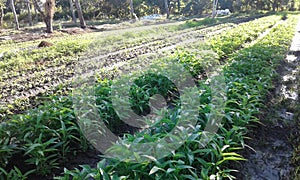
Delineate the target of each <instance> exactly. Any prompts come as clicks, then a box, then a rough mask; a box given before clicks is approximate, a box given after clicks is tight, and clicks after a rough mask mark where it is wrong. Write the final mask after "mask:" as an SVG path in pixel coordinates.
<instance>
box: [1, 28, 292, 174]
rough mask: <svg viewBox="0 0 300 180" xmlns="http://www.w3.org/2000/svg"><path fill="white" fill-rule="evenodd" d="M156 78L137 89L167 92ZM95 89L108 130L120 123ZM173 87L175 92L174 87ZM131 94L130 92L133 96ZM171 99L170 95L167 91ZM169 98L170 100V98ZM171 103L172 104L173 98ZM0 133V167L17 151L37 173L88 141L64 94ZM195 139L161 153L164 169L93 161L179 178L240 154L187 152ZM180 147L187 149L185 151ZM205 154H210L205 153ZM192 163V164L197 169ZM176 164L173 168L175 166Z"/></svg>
mask: <svg viewBox="0 0 300 180" xmlns="http://www.w3.org/2000/svg"><path fill="white" fill-rule="evenodd" d="M291 27H292V26H291V25H290V26H289V28H287V27H285V26H279V27H278V28H277V29H276V30H274V32H272V34H271V35H274V34H276V33H281V32H282V30H286V31H288V32H291ZM248 28H249V27H248ZM290 34H291V33H290ZM271 35H270V36H271ZM269 38H270V37H269ZM285 38H286V39H285ZM285 38H284V39H282V42H281V44H287V42H289V40H288V37H287V36H285ZM269 41H270V39H268V41H266V42H265V43H267V42H269ZM274 42H278V41H274ZM232 43H233V44H235V42H233V41H232ZM229 45H230V44H229ZM224 50H225V49H224ZM235 50H236V49H232V52H233V51H235ZM250 50H251V48H249V49H247V50H241V51H242V52H244V51H247V53H245V54H247V57H248V58H249V55H248V54H249V51H250ZM271 50H272V53H273V51H276V53H278V52H282V51H283V50H284V49H278V47H277V49H275V48H273V47H272V49H271ZM279 50H280V51H279ZM182 53H183V52H180V53H179V54H178V57H179V62H182V63H183V64H184V65H185V66H186V67H187V69H198V66H199V64H193V63H192V62H196V60H197V57H193V56H191V57H190V56H189V52H187V53H186V55H184V56H182ZM276 53H275V54H276ZM241 54H242V53H241ZM273 57H274V56H273ZM264 58H267V56H264ZM181 60H184V61H181ZM192 66H194V67H192ZM189 67H190V68H189ZM267 67H269V66H267ZM233 69H234V67H233ZM239 73H242V72H239ZM269 75H270V74H268V76H269ZM194 76H196V73H195V74H194ZM230 76H231V75H230ZM143 79H146V80H143ZM148 79H149V80H150V81H151V82H153V83H158V84H159V83H160V84H161V83H162V82H163V84H164V85H165V86H166V87H165V88H168V87H170V86H171V88H172V85H170V83H167V82H166V79H164V78H163V79H161V77H155V76H150V77H148ZM149 80H147V78H142V79H141V80H140V81H138V82H137V84H140V85H144V84H145V83H147V82H148V81H149ZM158 84H157V85H156V86H155V87H157V89H156V90H151V89H150V90H149V89H148V90H147V89H141V90H145V91H146V92H150V93H157V92H159V93H161V94H162V95H165V96H171V95H170V94H168V93H166V92H168V89H165V88H162V89H161V88H159V86H158ZM168 84H169V85H168ZM203 86H204V84H203ZM144 87H147V86H144ZM148 87H149V86H148ZM139 88H141V87H139V86H137V87H136V88H133V91H132V93H133V94H132V95H133V97H136V98H137V97H139V93H138V92H139V91H136V90H138V89H139ZM205 88H207V87H204V89H205ZM97 89H98V90H97V92H98V94H97V95H98V97H97V98H98V103H100V105H101V103H104V104H106V105H104V106H99V107H102V108H103V109H101V110H100V112H103V113H102V114H101V115H102V116H103V117H106V118H107V122H108V126H109V127H110V128H111V129H112V130H116V127H117V126H118V125H120V124H121V123H122V122H121V121H118V117H117V115H116V114H115V112H114V109H113V108H112V106H111V103H110V100H109V96H108V95H109V92H110V87H109V82H108V83H105V82H102V83H101V85H99V86H98V88H97ZM141 92H143V91H141ZM171 92H173V91H171ZM203 92H204V93H201V95H200V99H201V103H204V105H205V106H203V108H201V110H200V115H202V116H201V117H199V122H200V124H201V123H205V119H206V118H207V117H205V114H207V113H208V112H209V109H210V105H209V99H210V98H209V91H207V92H206V91H203ZM173 93H175V94H176V90H175V92H173ZM171 94H172V93H171ZM150 95H151V94H150ZM143 96H144V98H145V99H146V100H147V99H149V97H148V96H149V94H145V95H143ZM136 98H133V100H134V99H136ZM171 99H172V97H171ZM173 99H174V98H173ZM136 100H138V99H136ZM174 101H176V98H175V100H174ZM105 102H106V103H105ZM133 102H135V101H133ZM137 102H139V101H137ZM228 104H229V102H228ZM174 105H176V103H175V104H174ZM139 107H142V108H139ZM134 109H135V111H137V113H143V112H139V109H147V105H146V104H145V103H141V104H140V103H136V104H135V106H134ZM178 110H179V107H177V106H176V107H175V108H172V111H171V112H170V113H171V114H169V115H170V116H167V115H168V114H166V116H167V117H165V119H166V120H167V121H166V122H168V123H170V125H172V121H169V120H168V119H170V117H171V116H172V117H174V115H175V117H176V111H178ZM172 113H175V114H172ZM229 114H230V113H229ZM227 117H229V116H227ZM203 118H204V119H203ZM175 119H176V118H175ZM118 123H120V124H118ZM168 123H167V124H168ZM162 125H163V126H162ZM164 125H166V123H163V124H158V126H160V127H165V126H164ZM201 127H202V126H201ZM225 127H226V126H225ZM166 130H167V129H164V128H161V129H160V130H157V131H156V128H154V129H152V131H151V133H156V134H158V135H159V133H160V132H161V133H162V134H164V133H165V131H166ZM196 130H197V128H196V129H195V131H196ZM222 130H223V129H222ZM234 130H235V129H233V130H232V131H233V132H235V131H234ZM224 131H225V130H224ZM125 132H126V129H125ZM0 133H1V137H3V138H2V139H1V149H2V151H1V152H0V153H1V156H0V157H1V160H0V163H1V164H2V165H1V167H13V164H9V162H10V161H9V160H10V159H11V158H12V157H13V156H15V155H16V154H23V156H24V158H25V159H26V160H25V163H26V164H30V165H32V166H33V169H35V170H34V171H35V172H34V173H37V174H41V175H45V174H49V173H50V171H51V170H52V169H53V168H56V167H58V166H59V163H61V161H60V160H64V161H66V160H67V159H66V158H67V154H70V153H71V152H76V151H78V148H83V149H87V148H88V146H89V144H88V143H87V141H86V139H85V138H84V136H83V134H82V132H81V130H80V129H79V127H78V125H77V124H76V118H75V114H74V110H73V109H72V100H71V98H70V97H53V100H52V101H51V102H49V103H47V104H45V105H43V106H40V107H39V108H37V109H35V110H31V111H28V112H27V113H25V114H24V115H18V116H14V117H13V118H12V120H10V121H7V122H5V123H2V124H1V128H0ZM123 133H124V132H123ZM227 133H228V134H229V135H230V136H231V134H232V133H231V132H227ZM162 134H161V135H162ZM196 134H197V133H196ZM139 135H140V136H141V137H143V138H144V137H146V134H142V133H140V134H139ZM199 135H200V134H198V136H199ZM127 136H128V137H131V136H130V135H127ZM198 136H195V138H197V137H198ZM148 137H149V136H148ZM156 137H158V136H156ZM132 138H135V137H134V136H132V137H131V139H132ZM219 138H220V137H218V138H216V140H215V139H214V141H216V143H221V142H219V141H220V140H221V139H222V138H220V139H219ZM150 139H151V138H150ZM228 140H230V141H231V139H228ZM195 141H196V139H193V140H191V141H188V142H187V144H186V145H184V148H183V149H184V151H181V150H182V149H181V148H180V149H179V150H177V151H176V156H175V159H174V160H170V159H169V158H171V159H172V158H174V157H172V156H171V157H167V159H169V160H166V159H163V160H166V161H165V162H166V163H164V164H165V165H166V167H167V166H169V165H170V166H172V167H170V169H169V173H163V172H164V171H168V169H166V167H159V165H161V164H153V163H147V164H142V165H138V164H135V165H133V164H130V163H128V164H126V163H123V162H118V163H116V164H113V163H114V162H113V161H112V162H111V161H110V162H109V165H108V166H105V167H104V166H103V164H102V163H99V168H102V169H103V170H104V171H101V172H103V173H106V174H108V175H112V174H114V173H117V172H114V170H116V168H119V167H122V169H124V171H123V173H124V174H126V173H127V174H126V175H124V176H128V178H129V179H130V178H131V177H133V176H135V177H138V176H139V175H140V176H139V177H145V178H146V177H149V178H152V177H154V176H160V177H161V178H168V177H170V178H172V177H173V176H175V177H180V176H182V178H183V177H192V176H195V175H196V176H199V175H200V174H201V176H203V177H205V175H207V174H210V173H212V172H215V171H217V170H220V169H219V168H218V167H220V166H222V165H223V164H225V163H226V161H227V160H229V159H230V158H231V157H230V156H234V157H233V159H234V158H240V157H239V156H238V155H236V154H225V153H227V152H224V153H223V154H221V155H220V151H219V150H220V149H215V150H214V149H209V151H208V150H206V149H204V150H203V151H197V152H196V153H195V154H193V153H194V151H190V150H191V149H190V150H188V148H190V146H193V147H195V145H196V146H197V144H195V143H196V142H195ZM234 144H236V142H234ZM217 145H218V146H217ZM219 146H220V145H219V144H211V145H209V148H216V147H219ZM197 147H198V146H197ZM223 147H224V148H221V149H223V150H224V151H225V150H226V151H227V150H232V148H231V147H227V146H223ZM225 147H226V148H225ZM185 149H186V150H187V151H185ZM197 149H198V148H197ZM233 149H234V148H233ZM186 152H187V153H186ZM188 152H190V153H188ZM209 152H211V153H214V154H215V155H214V154H209ZM197 153H198V154H197ZM199 153H200V154H199ZM207 153H208V154H207ZM186 155H188V157H185V156H186ZM202 155H205V156H202ZM224 155H226V156H228V157H227V159H226V160H224V161H222V158H223V157H224ZM191 157H194V158H191ZM202 157H205V160H204V159H203V161H202V160H201V158H202ZM210 157H211V158H212V159H210ZM220 158H221V159H220ZM215 160H217V161H218V162H219V163H217V164H213V163H209V162H211V161H212V162H214V161H215ZM187 161H189V162H187ZM160 162H161V160H159V161H157V163H160ZM176 163H177V164H176ZM195 163H196V164H195ZM203 163H204V164H203ZM8 164H9V165H8ZM104 164H107V163H104ZM83 167H87V166H83ZM195 167H198V170H197V169H196V168H195ZM200 167H202V170H200V171H201V172H199V168H200ZM18 168H21V169H22V167H16V168H15V169H6V168H1V169H0V171H1V172H2V175H3V176H8V178H10V177H12V176H14V177H16V176H21V175H22V173H23V175H24V174H25V172H24V171H25V170H24V169H22V171H23V172H22V173H21V175H20V174H18ZM134 168H138V169H134ZM139 168H141V169H139ZM176 168H179V169H176ZM180 168H181V169H180ZM129 169H131V170H130V172H128V170H129ZM173 169H174V170H173ZM85 171H90V173H88V174H89V175H93V174H94V173H97V172H98V171H97V170H96V169H92V168H84V170H83V172H82V173H80V172H79V170H77V171H75V172H72V171H66V173H65V176H66V177H67V176H69V175H72V176H75V178H80V177H77V176H82V177H84V176H87V175H88V174H86V172H85ZM27 172H28V173H33V171H27ZM119 172H120V173H121V171H119ZM142 172H145V174H140V173H142ZM150 172H151V173H150ZM174 173H175V174H174ZM186 173H190V174H189V175H187V174H186ZM224 173H225V174H224ZM226 174H228V173H227V172H226V171H224V172H223V174H222V175H226ZM27 175H28V174H27ZM102 175H104V174H102ZM117 175H121V174H115V175H112V176H117ZM219 175H220V174H219ZM100 176H101V175H100ZM196 179H197V178H196Z"/></svg>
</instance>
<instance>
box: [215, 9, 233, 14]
mask: <svg viewBox="0 0 300 180" xmlns="http://www.w3.org/2000/svg"><path fill="white" fill-rule="evenodd" d="M229 14H231V12H230V10H229V9H225V10H224V9H222V10H217V15H229Z"/></svg>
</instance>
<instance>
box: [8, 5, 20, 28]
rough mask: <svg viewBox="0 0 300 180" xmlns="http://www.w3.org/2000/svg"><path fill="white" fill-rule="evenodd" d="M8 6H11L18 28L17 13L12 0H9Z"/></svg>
mask: <svg viewBox="0 0 300 180" xmlns="http://www.w3.org/2000/svg"><path fill="white" fill-rule="evenodd" d="M10 6H11V10H12V13H13V14H14V18H15V24H16V29H17V30H19V29H20V25H19V20H18V15H17V13H16V8H15V4H14V0H10Z"/></svg>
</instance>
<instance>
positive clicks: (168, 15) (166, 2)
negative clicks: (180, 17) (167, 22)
mask: <svg viewBox="0 0 300 180" xmlns="http://www.w3.org/2000/svg"><path fill="white" fill-rule="evenodd" d="M164 3H165V11H166V13H167V19H169V17H170V9H169V2H168V0H164Z"/></svg>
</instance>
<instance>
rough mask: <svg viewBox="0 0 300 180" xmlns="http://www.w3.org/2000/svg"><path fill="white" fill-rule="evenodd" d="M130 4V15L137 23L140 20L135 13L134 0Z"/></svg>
mask: <svg viewBox="0 0 300 180" xmlns="http://www.w3.org/2000/svg"><path fill="white" fill-rule="evenodd" d="M129 1H130V2H129V4H130V14H131V18H132V19H135V20H136V21H137V20H138V17H137V16H136V14H135V13H134V7H133V0H129Z"/></svg>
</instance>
